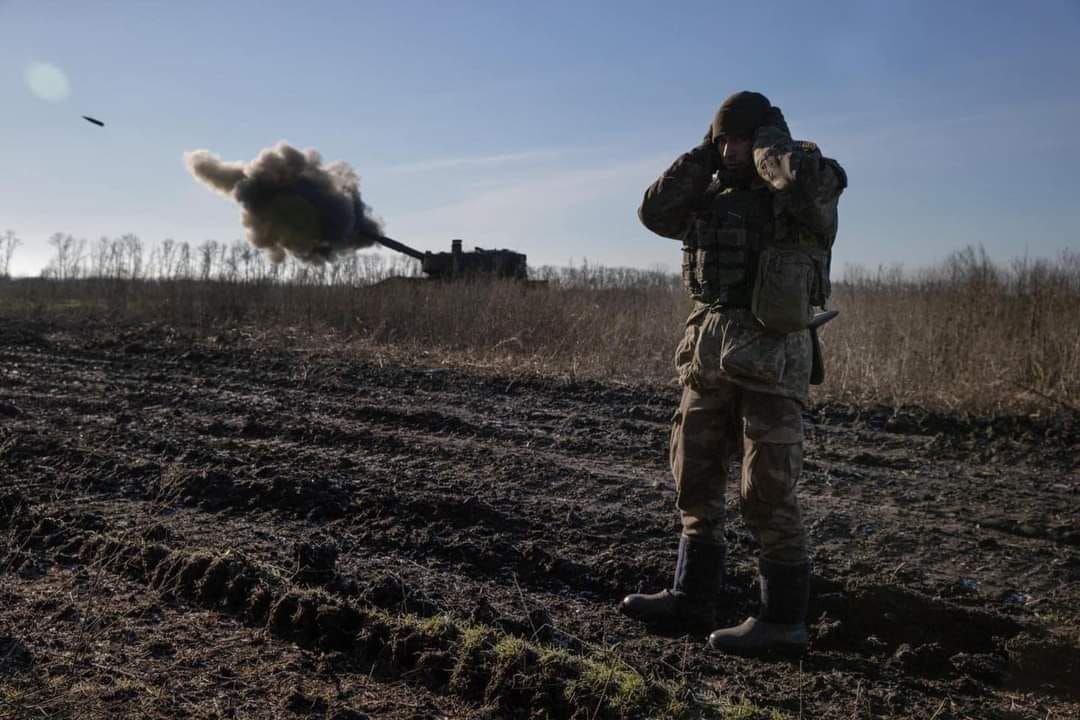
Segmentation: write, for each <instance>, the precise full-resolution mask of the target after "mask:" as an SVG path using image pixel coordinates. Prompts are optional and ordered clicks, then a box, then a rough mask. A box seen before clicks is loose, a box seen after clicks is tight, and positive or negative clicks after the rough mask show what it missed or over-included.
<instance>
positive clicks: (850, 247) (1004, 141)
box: [0, 0, 1080, 274]
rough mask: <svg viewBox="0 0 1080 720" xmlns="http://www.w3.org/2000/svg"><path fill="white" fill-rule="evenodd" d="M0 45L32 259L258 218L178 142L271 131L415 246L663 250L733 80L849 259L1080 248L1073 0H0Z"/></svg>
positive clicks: (35, 262)
mask: <svg viewBox="0 0 1080 720" xmlns="http://www.w3.org/2000/svg"><path fill="white" fill-rule="evenodd" d="M0 47H2V48H3V53H2V54H0V130H2V132H0V231H2V230H5V229H8V228H10V229H12V230H14V231H16V233H18V234H19V235H20V236H21V237H22V238H23V239H24V242H25V245H24V246H23V247H21V248H20V249H19V251H18V252H17V253H16V255H15V260H14V268H13V270H14V271H15V272H16V273H18V274H31V273H36V272H37V271H38V270H39V269H40V268H41V266H42V265H43V264H44V262H45V261H46V260H47V258H48V256H49V247H48V245H47V242H46V241H47V238H48V237H49V235H51V234H52V233H54V232H58V231H59V232H65V233H71V234H74V235H76V236H82V237H86V238H88V239H91V240H93V239H96V238H98V237H100V236H102V235H109V236H117V235H120V234H123V233H129V232H131V233H136V234H138V235H139V236H140V237H142V238H143V239H144V240H145V241H147V242H155V241H158V240H161V239H164V238H166V237H171V238H173V239H175V240H178V241H188V242H191V243H200V242H202V241H204V240H207V239H216V240H233V239H236V238H239V237H241V236H242V232H241V227H240V223H239V214H238V210H237V208H236V206H235V205H233V204H232V203H231V202H230V201H229V200H227V199H226V198H223V197H221V196H219V195H215V194H213V193H211V192H209V191H208V190H207V189H206V188H205V187H204V186H202V185H200V184H197V183H196V182H195V181H194V180H193V179H192V178H191V176H190V175H189V174H188V173H187V171H186V169H185V168H184V165H183V161H182V153H183V152H184V151H186V150H192V149H196V148H206V149H209V150H211V151H212V152H214V153H216V154H218V155H220V156H222V157H223V158H225V159H230V160H250V159H252V158H253V157H254V156H255V155H256V154H257V153H258V151H259V150H260V149H261V148H263V147H266V146H268V145H271V144H273V143H274V142H276V141H278V140H287V141H289V142H290V143H292V144H294V145H297V146H299V147H315V148H317V149H318V150H319V151H320V152H321V153H322V154H323V157H324V158H325V159H326V160H328V161H329V160H339V159H340V160H345V161H347V162H349V163H350V164H351V165H352V166H353V167H354V168H355V169H356V170H357V171H358V173H359V174H360V176H361V189H362V192H363V195H364V198H365V200H366V201H367V202H368V203H369V204H370V205H372V207H373V208H374V210H375V212H376V214H377V215H379V216H381V217H382V218H383V220H384V221H385V224H386V233H387V234H388V235H390V236H391V237H394V238H396V239H398V240H401V241H403V242H406V243H408V244H411V245H413V246H415V247H417V248H420V249H424V250H446V249H448V247H449V242H450V239H451V238H454V237H461V238H464V239H465V246H466V248H468V247H470V246H472V245H479V246H481V247H508V248H513V249H517V250H519V251H522V252H525V253H527V254H528V256H529V261H530V264H534V265H539V264H557V265H564V264H568V263H571V262H573V263H578V262H580V261H581V260H582V259H588V260H589V262H591V263H599V264H605V265H629V266H637V267H642V268H648V267H655V266H666V267H667V268H668V269H671V270H674V269H675V268H677V266H678V262H679V256H678V246H677V243H675V242H673V241H670V240H665V239H663V238H659V237H656V236H654V235H651V234H650V233H649V232H648V231H646V230H645V229H644V228H642V227H641V226H640V225H639V223H638V221H637V217H636V214H635V211H636V208H637V205H638V203H639V201H640V198H641V194H642V192H643V191H644V189H645V187H646V186H647V185H648V184H649V183H650V182H651V181H652V180H653V179H654V178H655V177H656V176H657V175H658V174H659V173H660V172H661V171H662V170H663V169H664V168H665V167H666V166H667V165H668V163H670V162H671V160H673V159H674V158H675V157H676V156H677V155H678V154H679V153H680V152H683V151H685V150H687V149H689V148H690V147H692V146H693V145H695V144H697V143H698V142H700V139H701V136H702V134H703V133H704V131H705V128H706V125H707V124H708V122H709V121H710V119H711V117H712V114H713V112H714V111H715V109H716V107H717V105H718V104H719V103H720V101H721V100H723V98H724V97H725V96H726V95H728V94H729V93H731V92H733V91H735V90H741V89H753V90H758V91H761V92H764V93H765V94H766V95H768V96H769V98H770V99H771V100H772V101H773V102H774V103H775V104H777V105H779V106H780V107H781V109H782V110H783V111H784V113H785V115H786V116H787V119H788V122H789V124H790V125H791V129H792V132H793V134H794V135H795V136H796V137H799V138H802V139H807V140H813V141H815V142H817V143H818V144H819V145H820V146H821V148H822V150H823V152H824V153H825V154H826V155H829V156H831V157H835V158H836V159H838V160H839V161H840V162H841V164H843V165H844V167H845V168H846V169H847V171H848V176H849V179H850V183H851V185H850V187H849V189H848V190H847V191H846V193H845V195H844V197H843V198H842V200H841V203H840V212H841V222H840V234H839V237H838V239H837V246H836V249H835V259H834V267H842V266H843V264H844V263H858V264H861V265H866V266H870V267H874V266H877V265H879V264H893V263H903V264H904V265H905V266H907V267H914V266H920V265H924V264H928V263H931V262H934V261H935V260H937V259H940V258H941V257H943V256H944V255H946V254H948V253H949V252H950V251H952V250H955V249H958V248H961V247H963V246H965V245H968V244H982V245H983V246H984V247H985V248H986V249H987V250H988V251H989V252H990V253H991V255H993V256H994V257H997V258H1001V259H1006V258H1011V257H1015V256H1021V255H1024V254H1027V255H1030V256H1054V255H1056V254H1057V253H1058V252H1059V251H1061V250H1064V249H1077V248H1080V222H1078V221H1080V178H1078V169H1080V162H1078V161H1080V143H1078V141H1077V137H1076V135H1077V130H1078V129H1080V3H1078V2H1077V1H1076V0H1032V1H1031V2H1026V3H1022V2H998V1H995V0H983V1H981V2H964V1H960V0H956V1H949V2H941V1H940V0H939V1H937V2H907V1H904V0H889V1H882V2H877V1H870V0H865V1H864V0H860V1H847V2H845V1H843V0H835V1H832V2H816V3H810V2H791V3H788V2H762V3H753V2H746V0H740V1H739V2H720V1H718V0H714V1H713V2H670V3H661V2H657V1H655V0H654V1H653V2H637V1H634V0H620V1H619V2H588V1H586V0H581V1H579V2H562V1H559V0H549V1H548V2H543V3H526V2H520V1H515V0H503V1H501V2H481V1H479V0H474V1H470V2H465V1H458V2H453V1H448V2H436V1H435V0H430V1H428V2H408V1H402V0H399V1H397V2H360V1H359V0H354V1H341V2H329V1H324V2H319V1H313V2H311V3H300V2H276V1H274V0H260V1H249V0H227V1H221V0H217V1H215V2H203V1H202V0H189V1H185V2H175V0H173V1H170V2H137V1H136V0H128V1H127V2H107V1H101V2H85V3H84V2H74V1H68V2H47V1H45V0H0ZM35 63H48V64H50V65H52V66H54V67H56V68H59V69H60V70H61V71H62V72H63V74H64V76H65V77H66V80H67V84H68V92H67V94H66V97H63V98H62V99H56V96H57V95H63V94H64V93H63V88H59V89H57V88H56V86H55V84H52V85H50V84H49V78H48V77H46V78H45V79H44V80H42V81H40V82H38V85H37V87H38V93H37V94H35V93H34V92H32V91H31V87H30V83H29V82H28V80H27V76H28V73H30V72H31V71H30V70H29V68H31V67H32V66H34V64H35ZM43 88H44V89H43ZM50 88H51V89H52V90H53V91H54V95H53V99H45V98H43V97H42V95H43V94H45V95H47V94H48V91H49V90H50ZM81 115H92V116H95V117H98V118H100V119H101V120H103V121H104V122H105V123H106V126H105V127H104V128H99V127H96V126H93V125H90V124H89V123H87V122H85V121H84V120H82V119H81V117H80V116H81Z"/></svg>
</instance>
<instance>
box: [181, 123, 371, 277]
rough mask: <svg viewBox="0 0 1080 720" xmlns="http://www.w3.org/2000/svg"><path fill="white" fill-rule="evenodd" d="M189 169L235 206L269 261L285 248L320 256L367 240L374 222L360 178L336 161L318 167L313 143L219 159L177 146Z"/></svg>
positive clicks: (327, 257) (314, 258)
mask: <svg viewBox="0 0 1080 720" xmlns="http://www.w3.org/2000/svg"><path fill="white" fill-rule="evenodd" d="M184 162H185V164H186V165H187V167H188V170H190V171H191V174H192V175H194V176H195V177H196V178H198V179H199V180H200V181H201V182H203V183H205V184H206V185H208V186H210V187H211V188H213V189H214V190H217V191H218V192H220V193H222V194H223V195H227V196H229V197H231V198H232V199H234V200H236V202H238V203H240V207H241V208H243V215H242V220H243V223H244V227H245V228H246V229H247V238H248V240H249V241H250V242H251V244H252V245H254V246H255V247H257V248H262V249H263V250H265V251H266V254H267V255H268V256H269V258H270V260H272V261H273V262H275V263H278V262H281V261H282V260H284V259H285V254H286V253H288V254H290V255H292V256H294V257H296V258H298V259H300V260H303V261H304V262H312V263H323V262H327V261H331V260H334V259H335V258H336V257H338V256H339V255H341V254H342V253H346V252H348V251H350V250H355V249H357V248H364V247H368V246H370V245H373V244H374V243H375V239H374V237H373V236H375V237H377V236H380V235H382V234H383V231H382V226H381V224H380V223H379V221H377V220H375V219H374V218H373V217H371V215H369V211H370V208H368V206H367V205H365V204H364V202H363V201H362V200H361V199H360V181H359V178H358V177H357V176H356V173H355V172H353V169H352V168H351V167H349V165H348V164H346V163H344V162H340V161H338V162H332V163H330V164H329V165H326V166H325V167H324V166H323V165H322V157H321V156H320V155H319V153H318V152H316V151H315V150H313V149H310V148H309V149H307V150H297V149H296V148H294V147H292V146H291V145H289V144H288V143H285V142H279V143H278V144H277V145H275V146H274V147H272V148H266V149H265V150H263V151H262V152H260V153H259V156H258V157H257V158H255V159H254V160H253V161H251V162H249V163H242V162H225V161H223V160H221V159H220V158H218V157H216V156H214V155H212V154H211V153H210V152H209V151H207V150H195V151H193V152H189V153H184Z"/></svg>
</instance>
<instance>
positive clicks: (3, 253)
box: [0, 230, 22, 278]
mask: <svg viewBox="0 0 1080 720" xmlns="http://www.w3.org/2000/svg"><path fill="white" fill-rule="evenodd" d="M21 244H22V240H20V239H19V238H18V237H17V236H16V235H15V231H14V230H8V231H7V232H5V233H4V234H3V235H0V277H2V278H6V277H11V258H12V256H13V255H14V254H15V248H17V247H18V246H19V245H21Z"/></svg>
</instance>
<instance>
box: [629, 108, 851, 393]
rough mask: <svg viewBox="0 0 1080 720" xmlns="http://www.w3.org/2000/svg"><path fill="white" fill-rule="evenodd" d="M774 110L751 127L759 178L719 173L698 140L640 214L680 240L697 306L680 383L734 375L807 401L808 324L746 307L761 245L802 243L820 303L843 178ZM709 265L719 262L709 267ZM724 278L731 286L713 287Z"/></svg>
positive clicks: (683, 349)
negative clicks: (777, 322)
mask: <svg viewBox="0 0 1080 720" xmlns="http://www.w3.org/2000/svg"><path fill="white" fill-rule="evenodd" d="M774 110H775V112H774V113H773V114H772V117H773V122H774V123H775V125H773V126H768V127H763V128H760V129H759V130H758V131H757V133H756V135H755V139H754V146H753V155H754V164H755V167H756V169H757V176H756V177H755V178H753V179H752V180H751V181H750V182H740V181H739V180H738V179H737V178H734V177H733V176H731V175H730V174H729V173H727V172H725V171H717V168H716V166H715V162H716V155H715V153H714V152H710V150H709V148H708V146H707V143H703V144H702V145H699V146H698V147H696V148H694V149H693V150H691V151H690V152H688V153H685V154H683V155H681V156H680V157H679V158H678V159H676V161H675V162H674V163H673V164H672V165H671V167H670V168H668V170H667V171H666V172H664V174H663V175H661V176H660V178H658V179H657V180H656V182H654V183H653V184H652V185H651V186H649V188H648V189H647V190H646V191H645V197H644V199H643V201H642V204H641V207H640V208H639V209H638V217H639V218H640V219H641V221H642V223H643V224H644V225H645V226H646V227H648V228H649V229H650V230H652V231H653V232H655V233H657V234H659V235H662V236H664V237H669V238H672V239H677V240H682V241H683V242H684V245H685V252H684V277H686V279H687V285H688V288H689V289H690V291H691V294H692V296H693V297H694V299H695V300H697V305H696V306H695V308H694V310H693V312H691V314H690V317H689V318H688V319H687V323H686V325H687V327H686V334H685V336H684V338H683V341H682V343H681V344H680V346H679V349H678V351H677V353H676V368H677V369H678V372H679V378H680V380H681V381H682V382H683V384H685V385H688V386H692V387H694V388H696V389H698V390H707V389H709V388H715V387H718V386H719V385H720V384H721V383H734V384H736V385H739V386H740V387H743V388H745V389H747V390H753V391H755V392H761V393H768V394H774V395H780V396H782V397H787V398H791V399H794V400H796V401H797V402H800V403H802V404H806V402H807V401H808V390H809V380H810V369H811V340H810V335H809V332H807V331H805V330H800V331H798V332H792V333H786V334H780V333H776V332H769V331H767V330H766V329H765V328H764V327H763V326H762V325H761V323H760V322H758V321H757V319H756V318H755V317H754V316H753V314H752V313H751V312H750V311H749V307H750V304H751V303H750V300H751V297H750V296H751V294H752V293H751V288H752V286H753V277H754V275H755V274H756V263H757V260H758V259H759V257H760V255H761V253H762V250H763V249H767V248H790V247H796V248H805V249H806V251H807V253H808V257H809V258H810V261H811V262H812V263H813V267H814V268H815V275H816V278H815V282H814V283H813V287H811V288H809V289H808V292H809V293H810V294H811V296H812V297H810V298H808V302H810V303H812V304H815V305H820V304H822V303H824V301H825V299H826V298H827V297H828V295H829V291H830V288H829V280H828V273H829V251H830V250H831V248H832V244H833V241H834V240H835V239H836V229H837V201H838V198H839V195H840V192H841V191H842V190H843V189H844V187H846V185H847V177H846V175H845V174H844V171H843V169H842V168H841V167H840V165H839V164H838V163H837V162H836V161H835V160H831V159H828V158H824V157H822V155H821V152H820V151H819V150H818V148H817V146H816V145H814V144H813V143H808V142H801V141H794V140H792V139H791V137H790V135H789V134H788V132H787V127H786V125H785V124H784V121H783V116H782V114H780V112H779V110H776V109H775V108H774ZM710 134H711V133H710ZM733 224H734V225H737V226H738V228H739V229H742V230H743V231H744V232H745V236H746V246H747V248H748V252H747V253H746V255H745V258H744V259H743V260H742V261H741V262H742V265H740V264H739V261H738V259H737V258H735V257H734V256H733V254H732V253H731V250H730V248H729V246H730V245H731V244H732V242H731V238H732V237H733V235H732V231H733V230H734V229H736V228H735V227H733ZM703 248H705V249H704V250H703ZM710 248H711V252H713V255H712V256H708V253H709V252H710ZM721 253H727V254H726V255H722V254H721ZM710 257H711V258H712V259H710ZM707 266H711V267H713V268H715V269H714V270H713V271H711V273H710V272H707V271H706V270H705V269H704V268H706V267H707ZM725 273H728V274H727V275H725ZM725 278H726V279H727V280H733V282H734V284H732V285H729V286H727V287H726V288H724V289H722V290H718V289H717V287H715V286H717V285H723V284H724V282H725ZM709 282H713V285H714V286H709ZM740 283H741V284H740ZM808 319H809V315H807V320H808Z"/></svg>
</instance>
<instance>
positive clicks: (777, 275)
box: [750, 245, 831, 335]
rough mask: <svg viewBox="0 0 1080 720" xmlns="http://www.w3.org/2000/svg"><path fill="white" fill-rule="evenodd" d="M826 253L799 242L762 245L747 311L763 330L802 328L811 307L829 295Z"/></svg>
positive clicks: (788, 331)
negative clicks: (770, 245)
mask: <svg viewBox="0 0 1080 720" xmlns="http://www.w3.org/2000/svg"><path fill="white" fill-rule="evenodd" d="M830 289H831V288H830V287H829V252H828V251H827V250H817V249H812V248H810V247H807V246H802V245H777V246H773V247H768V248H765V249H764V250H762V251H761V254H760V256H759V257H758V265H757V272H756V274H755V278H754V290H753V293H752V295H751V298H750V310H751V312H753V314H754V317H755V318H757V320H758V322H760V323H761V324H762V325H763V326H764V327H765V329H766V330H769V331H770V332H774V333H778V334H781V335H786V334H787V333H792V332H798V331H799V330H805V329H806V328H807V327H808V326H809V323H810V308H811V306H814V305H817V306H823V305H824V304H825V301H826V299H827V298H828V296H829V291H830Z"/></svg>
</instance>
